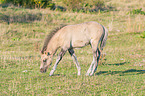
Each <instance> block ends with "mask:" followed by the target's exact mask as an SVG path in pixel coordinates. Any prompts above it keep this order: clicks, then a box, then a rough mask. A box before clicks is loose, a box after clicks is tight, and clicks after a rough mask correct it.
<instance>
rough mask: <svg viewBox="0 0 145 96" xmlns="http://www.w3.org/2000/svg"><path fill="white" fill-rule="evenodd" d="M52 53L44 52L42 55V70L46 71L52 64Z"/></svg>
mask: <svg viewBox="0 0 145 96" xmlns="http://www.w3.org/2000/svg"><path fill="white" fill-rule="evenodd" d="M51 61H52V60H51V55H48V54H42V55H41V65H40V72H42V73H45V72H46V71H47V69H48V67H49V66H50V65H51Z"/></svg>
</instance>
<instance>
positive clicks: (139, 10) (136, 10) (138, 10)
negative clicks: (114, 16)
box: [127, 8, 145, 15]
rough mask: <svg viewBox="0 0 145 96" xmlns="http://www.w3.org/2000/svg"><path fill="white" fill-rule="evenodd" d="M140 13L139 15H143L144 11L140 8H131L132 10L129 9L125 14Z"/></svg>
mask: <svg viewBox="0 0 145 96" xmlns="http://www.w3.org/2000/svg"><path fill="white" fill-rule="evenodd" d="M129 13H130V14H133V15H134V14H141V15H145V12H144V11H142V8H140V9H133V10H132V11H130V12H128V13H127V14H129Z"/></svg>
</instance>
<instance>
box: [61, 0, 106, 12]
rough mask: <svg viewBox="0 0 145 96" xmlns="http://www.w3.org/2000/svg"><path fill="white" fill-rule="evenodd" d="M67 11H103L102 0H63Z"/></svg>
mask: <svg viewBox="0 0 145 96" xmlns="http://www.w3.org/2000/svg"><path fill="white" fill-rule="evenodd" d="M63 3H64V4H65V6H66V7H67V10H69V11H70V10H72V11H83V12H87V11H90V12H92V11H98V10H101V9H103V7H104V1H103V0H85V1H84V0H63Z"/></svg>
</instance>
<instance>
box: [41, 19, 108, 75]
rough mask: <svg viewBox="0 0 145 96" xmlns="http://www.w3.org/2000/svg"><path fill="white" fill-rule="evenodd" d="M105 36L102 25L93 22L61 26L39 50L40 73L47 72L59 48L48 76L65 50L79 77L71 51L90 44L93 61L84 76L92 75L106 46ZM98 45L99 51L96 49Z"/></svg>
mask: <svg viewBox="0 0 145 96" xmlns="http://www.w3.org/2000/svg"><path fill="white" fill-rule="evenodd" d="M107 36H108V30H107V29H106V28H105V27H104V26H103V25H101V24H99V23H97V22H94V21H91V22H86V23H82V24H76V25H67V26H62V27H61V28H59V29H57V30H55V31H53V32H52V33H50V34H49V35H48V36H47V37H46V39H45V42H44V46H43V48H42V50H41V66H40V72H43V73H44V72H46V71H47V69H48V67H49V66H50V65H51V63H52V58H53V56H54V54H55V53H56V51H57V49H58V48H61V52H60V53H59V55H58V57H57V59H56V62H55V64H54V66H53V68H52V70H51V72H50V74H49V76H51V75H53V73H54V71H55V70H56V67H57V65H58V63H59V62H60V60H61V59H62V57H63V56H64V54H65V52H66V51H67V50H68V52H69V53H70V55H71V57H72V58H73V61H74V62H75V64H76V67H77V70H78V75H80V74H81V72H80V70H81V68H80V65H79V63H78V61H77V57H76V55H75V52H74V50H73V49H74V48H81V47H84V46H86V45H88V44H90V45H91V47H92V51H93V61H92V63H91V65H90V67H89V69H88V71H87V73H86V75H87V76H88V75H93V74H94V72H95V71H96V69H97V65H98V61H99V58H100V54H101V51H102V50H103V47H104V46H105V44H106V40H107ZM99 43H100V50H101V51H100V50H99V48H98V46H99Z"/></svg>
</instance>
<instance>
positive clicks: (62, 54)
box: [49, 49, 66, 76]
mask: <svg viewBox="0 0 145 96" xmlns="http://www.w3.org/2000/svg"><path fill="white" fill-rule="evenodd" d="M65 52H66V51H65V50H63V49H62V50H61V52H60V53H59V55H58V57H57V59H56V62H55V64H54V66H53V68H52V70H51V72H50V74H49V76H51V75H53V73H54V71H55V70H56V67H57V65H58V63H59V62H60V60H61V59H62V57H63V56H64V54H65Z"/></svg>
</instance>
